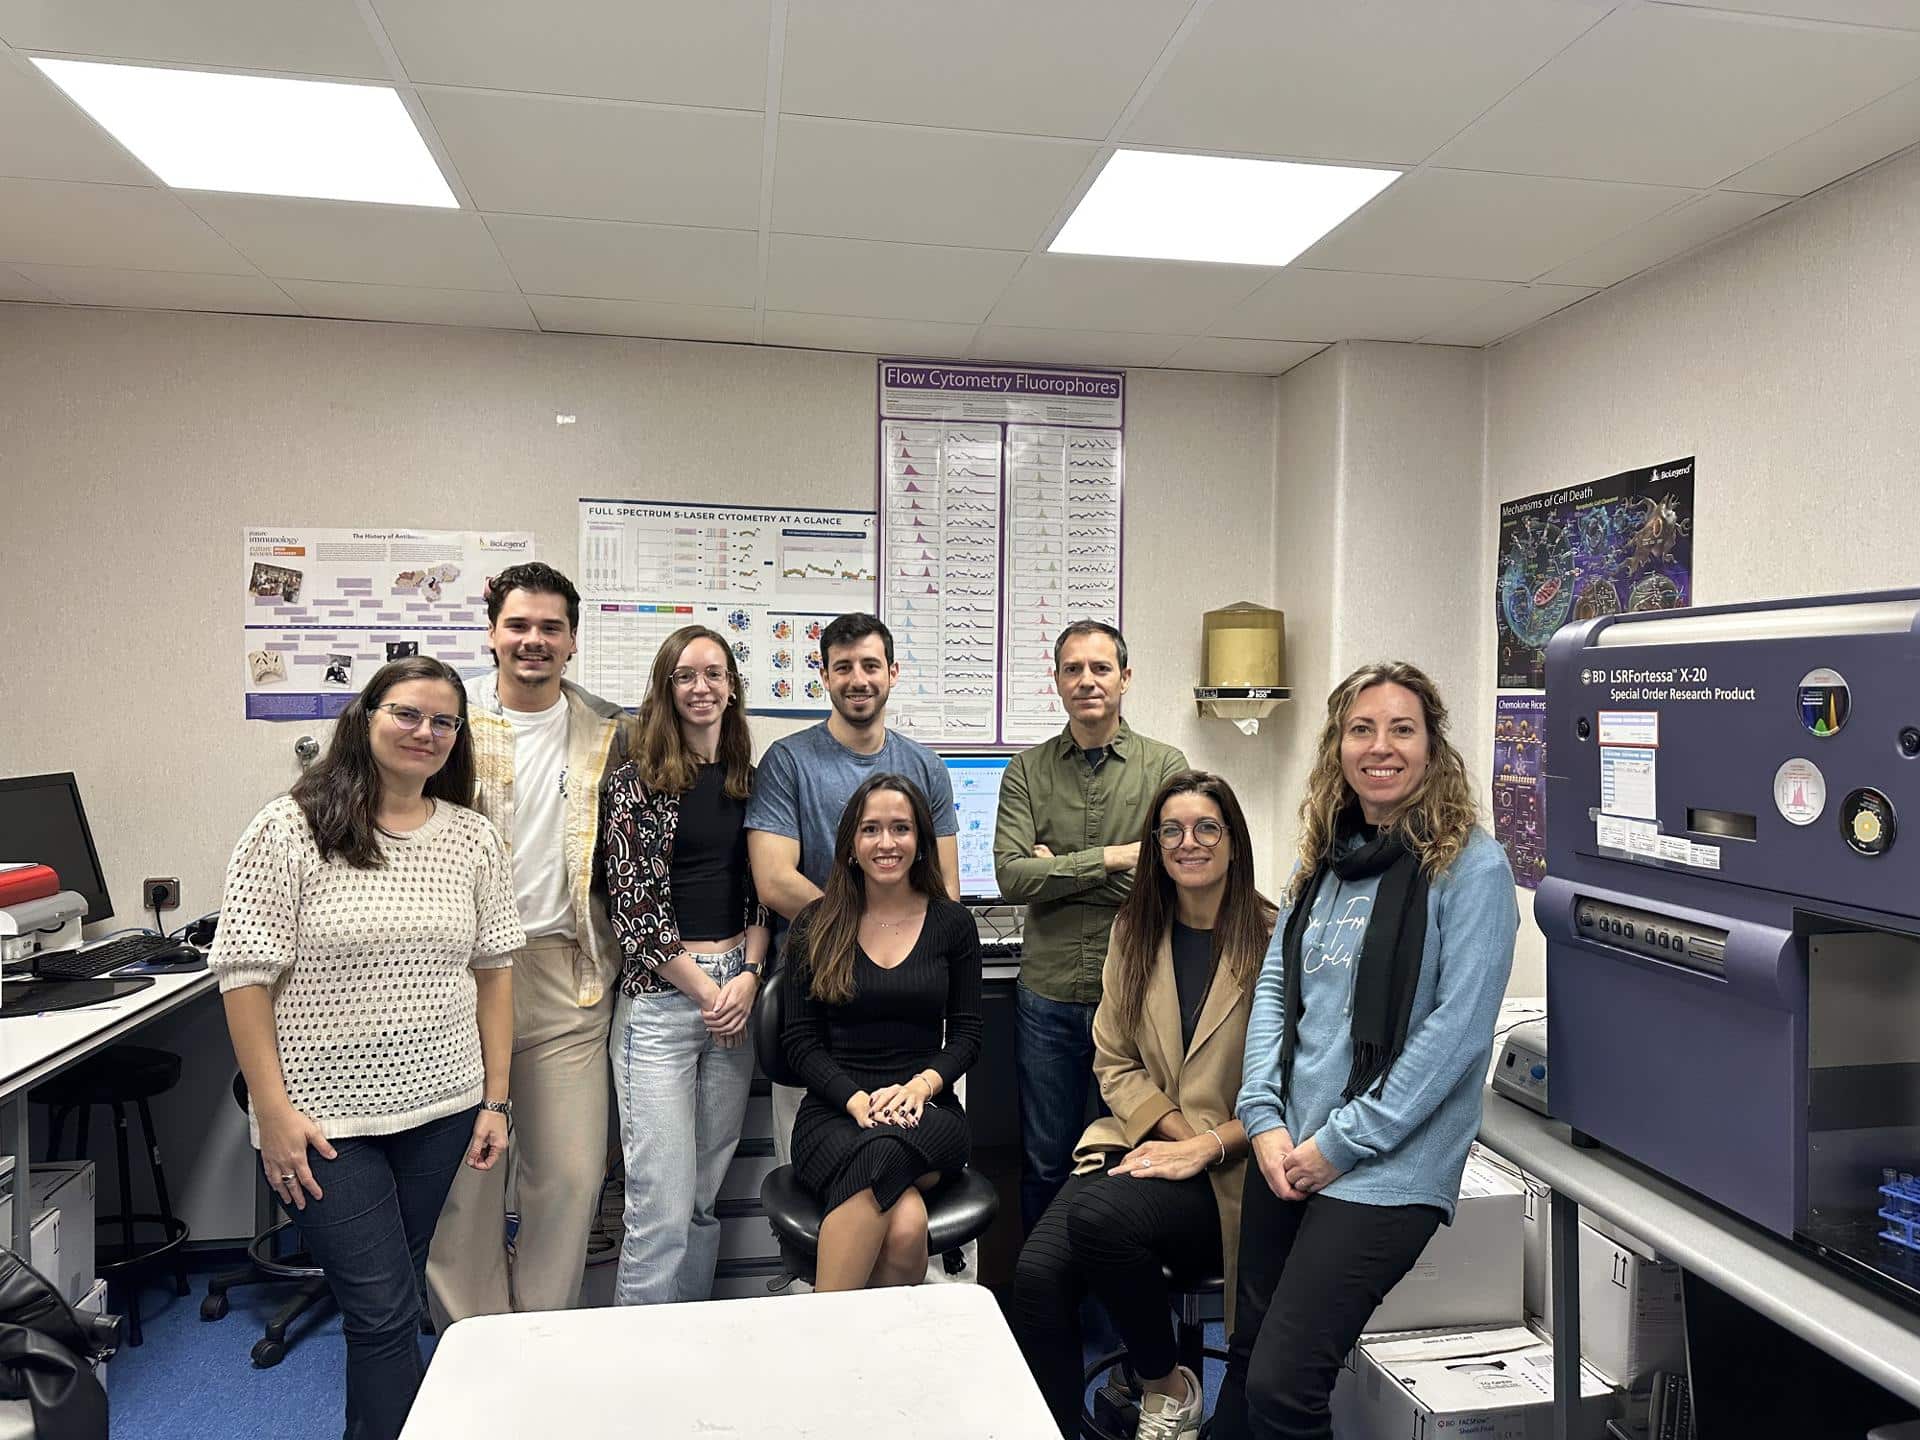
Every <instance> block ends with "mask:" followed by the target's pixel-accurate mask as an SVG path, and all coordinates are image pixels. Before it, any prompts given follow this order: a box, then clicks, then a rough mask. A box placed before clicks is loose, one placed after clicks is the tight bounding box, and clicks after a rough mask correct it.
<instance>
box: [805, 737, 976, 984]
mask: <svg viewBox="0 0 1920 1440" xmlns="http://www.w3.org/2000/svg"><path fill="white" fill-rule="evenodd" d="M879 790H894V791H897V792H899V793H900V794H902V795H904V796H906V797H907V804H908V806H909V807H910V808H911V809H912V811H913V864H911V865H909V866H908V867H907V884H909V885H910V886H912V887H913V888H914V889H915V890H918V891H919V892H920V893H921V894H922V895H924V896H926V897H927V899H928V900H930V901H931V900H939V899H942V898H944V897H945V895H946V893H947V882H946V880H945V878H944V877H943V876H942V875H941V873H940V851H939V848H938V844H937V842H936V840H935V838H934V833H933V812H932V811H931V810H929V809H928V808H927V797H926V796H924V795H922V794H921V793H920V787H919V786H918V785H915V784H914V783H913V781H911V780H909V779H908V778H907V777H906V776H904V775H894V774H891V773H884V774H880V775H873V776H869V777H868V778H867V779H866V780H863V781H862V782H861V783H860V788H859V789H857V790H855V791H854V792H853V795H852V797H851V798H850V799H849V800H848V801H847V808H846V809H845V810H843V811H841V812H840V828H839V830H838V831H836V832H835V834H834V837H833V873H832V874H830V875H828V876H827V885H826V891H825V893H824V894H822V895H821V897H820V898H819V899H818V900H815V901H814V902H813V903H812V904H811V905H809V906H807V907H806V909H804V910H802V911H801V912H800V914H799V915H798V916H797V917H795V920H794V924H795V925H796V926H799V925H803V924H804V925H805V927H806V954H807V966H808V969H809V970H811V971H812V975H813V979H812V984H811V986H810V987H809V993H810V994H811V995H812V996H813V998H814V999H816V1000H819V1001H822V1002H824V1003H825V1004H829V1005H844V1004H846V1003H847V1001H849V1000H851V999H853V960H854V951H855V948H856V947H857V946H858V944H859V942H860V917H861V915H863V914H864V913H866V908H867V877H866V874H865V872H864V871H862V870H861V869H860V867H859V865H858V864H856V863H855V861H854V858H853V841H854V837H855V836H857V835H858V834H859V833H860V820H861V817H862V816H864V815H865V814H866V809H867V800H868V797H870V796H871V795H873V794H874V792H875V791H879Z"/></svg>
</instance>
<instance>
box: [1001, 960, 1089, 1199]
mask: <svg viewBox="0 0 1920 1440" xmlns="http://www.w3.org/2000/svg"><path fill="white" fill-rule="evenodd" d="M1096 1008H1098V1007H1096V1006H1093V1005H1078V1004H1074V1003H1073V1002H1071V1001H1066V1000H1049V999H1047V998H1046V997H1045V996H1044V995H1036V994H1034V993H1033V991H1031V990H1029V989H1028V988H1027V987H1026V986H1025V985H1020V986H1017V987H1016V988H1015V992H1014V1012H1013V1021H1014V1042H1015V1065H1016V1069H1017V1073H1018V1075H1019V1080H1020V1225H1021V1231H1022V1233H1023V1234H1030V1233H1032V1230H1033V1227H1034V1226H1035V1225H1037V1224H1039V1223H1040V1217H1041V1216H1042V1215H1044V1214H1046V1211H1047V1206H1049V1205H1051V1204H1052V1203H1053V1197H1054V1196H1055V1195H1058V1194H1059V1193H1060V1187H1061V1186H1063V1185H1065V1184H1066V1183H1067V1176H1068V1175H1070V1174H1071V1173H1072V1172H1073V1147H1074V1145H1075V1144H1076V1143H1077V1142H1078V1141H1079V1139H1080V1134H1081V1132H1082V1131H1083V1130H1085V1129H1086V1128H1087V1099H1088V1097H1089V1095H1095V1092H1094V1084H1093V1012H1094V1010H1095V1009H1096ZM1095 1098H1096V1103H1097V1095H1096V1096H1095ZM1098 1108H1099V1113H1101V1114H1102V1115H1104V1114H1106V1106H1105V1105H1099V1107H1098Z"/></svg>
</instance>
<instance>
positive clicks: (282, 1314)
mask: <svg viewBox="0 0 1920 1440" xmlns="http://www.w3.org/2000/svg"><path fill="white" fill-rule="evenodd" d="M233 1103H234V1104H236V1105H238V1106H239V1107H240V1109H241V1111H242V1112H244V1111H245V1110H246V1108H247V1077H246V1076H244V1075H238V1074H236V1075H235V1076H234V1077H233ZM253 1177H254V1184H255V1186H256V1187H258V1188H257V1190H256V1192H255V1199H254V1207H253V1213H254V1231H255V1233H254V1237H253V1240H252V1242H251V1243H250V1244H249V1245H248V1246H247V1263H246V1264H245V1265H243V1266H241V1267H240V1268H239V1269H237V1270H223V1271H222V1272H221V1273H220V1274H218V1275H215V1276H214V1277H213V1278H212V1279H211V1280H209V1281H207V1297H206V1299H204V1300H202V1301H201V1302H200V1318H201V1319H202V1320H220V1319H223V1318H225V1316H226V1313H227V1310H228V1308H229V1303H230V1302H229V1301H228V1300H227V1292H228V1291H229V1290H237V1289H239V1288H240V1287H241V1286H243V1285H285V1284H289V1283H291V1282H295V1281H297V1282H299V1283H298V1288H296V1289H295V1290H294V1292H293V1294H292V1295H291V1296H290V1297H289V1298H288V1300H287V1303H286V1304H284V1305H282V1306H281V1307H280V1308H279V1309H278V1310H276V1311H274V1313H273V1318H272V1319H271V1320H269V1321H267V1328H266V1333H265V1334H264V1335H262V1336H261V1337H260V1338H259V1339H258V1340H256V1341H254V1342H253V1363H254V1366H255V1368H256V1369H260V1370H266V1369H269V1368H271V1367H272V1366H275V1365H278V1364H279V1363H280V1362H281V1361H282V1360H284V1359H286V1358H287V1346H288V1345H289V1344H290V1343H291V1342H290V1341H289V1340H288V1339H287V1327H288V1326H290V1325H292V1324H293V1322H294V1321H295V1320H298V1319H299V1318H300V1317H301V1316H302V1315H304V1314H306V1313H307V1312H308V1311H309V1310H312V1309H313V1308H315V1307H316V1306H321V1305H327V1304H330V1303H331V1302H332V1300H333V1292H332V1291H331V1290H330V1289H328V1288H327V1277H326V1273H325V1272H324V1271H322V1270H321V1268H320V1267H319V1266H318V1265H316V1264H314V1263H313V1258H312V1257H311V1256H310V1255H308V1254H307V1253H306V1252H305V1251H304V1250H296V1251H292V1252H290V1253H286V1254H280V1253H277V1252H278V1250H279V1240H280V1236H281V1235H282V1233H284V1232H285V1231H287V1230H288V1229H290V1228H291V1227H292V1225H293V1217H292V1216H290V1215H288V1214H287V1213H286V1209H285V1206H284V1205H283V1204H282V1203H281V1200H280V1197H279V1196H278V1195H275V1194H274V1193H273V1192H272V1191H271V1190H269V1189H268V1188H267V1177H266V1174H265V1172H264V1171H262V1170H261V1168H260V1167H259V1166H258V1165H257V1164H256V1165H255V1166H254V1167H253Z"/></svg>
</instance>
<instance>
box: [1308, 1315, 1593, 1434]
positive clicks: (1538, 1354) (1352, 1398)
mask: <svg viewBox="0 0 1920 1440" xmlns="http://www.w3.org/2000/svg"><path fill="white" fill-rule="evenodd" d="M1618 1409H1619V1402H1618V1397H1617V1396H1616V1394H1615V1392H1614V1389H1613V1387H1612V1386H1611V1385H1609V1384H1608V1383H1607V1382H1606V1380H1605V1379H1604V1378H1603V1377H1602V1376H1601V1375H1600V1374H1599V1373H1598V1372H1597V1371H1595V1370H1594V1369H1593V1367H1592V1366H1590V1365H1583V1366H1581V1367H1580V1404H1579V1405H1578V1406H1577V1407H1575V1412H1574V1426H1573V1430H1572V1436H1573V1440H1606V1428H1607V1421H1608V1420H1610V1419H1612V1418H1613V1417H1614V1416H1615V1415H1616V1414H1617V1413H1618ZM1333 1433H1334V1440H1403V1437H1407V1436H1433V1435H1460V1436H1467V1435H1471V1436H1474V1437H1475V1440H1548V1437H1550V1436H1552V1434H1553V1346H1552V1345H1551V1344H1550V1343H1548V1342H1547V1341H1544V1340H1542V1339H1541V1338H1540V1337H1539V1336H1538V1335H1536V1334H1534V1332H1533V1331H1531V1330H1527V1329H1523V1328H1521V1327H1518V1326H1508V1327H1505V1328H1501V1329H1492V1330H1464V1331H1431V1332H1428V1333H1426V1334H1421V1335H1403V1336H1376V1337H1369V1338H1367V1339H1363V1340H1362V1341H1361V1342H1360V1344H1359V1346H1358V1347H1357V1348H1356V1351H1355V1353H1354V1355H1353V1356H1351V1357H1349V1359H1348V1361H1347V1364H1346V1365H1345V1366H1343V1367H1342V1369H1341V1371H1340V1377H1339V1380H1338V1381H1337V1382H1336V1384H1335V1386H1334V1391H1333Z"/></svg>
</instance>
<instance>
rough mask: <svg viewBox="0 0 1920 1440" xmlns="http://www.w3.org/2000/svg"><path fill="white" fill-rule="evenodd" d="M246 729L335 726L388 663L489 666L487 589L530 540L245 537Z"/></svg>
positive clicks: (409, 535) (360, 534)
mask: <svg viewBox="0 0 1920 1440" xmlns="http://www.w3.org/2000/svg"><path fill="white" fill-rule="evenodd" d="M241 540H242V543H241V564H240V576H239V579H240V585H241V594H242V600H241V604H242V607H243V612H244V613H243V618H242V621H241V628H242V633H243V635H244V637H245V642H246V643H245V647H244V655H245V663H244V667H243V675H244V690H245V695H246V701H245V704H246V716H247V719H249V720H328V719H332V718H333V717H334V716H336V715H338V714H339V713H340V712H341V711H342V710H344V709H346V708H347V702H348V701H349V700H351V699H352V698H353V697H354V696H355V695H357V694H359V693H360V690H361V688H362V687H363V686H365V685H366V683H367V681H368V680H369V679H371V678H372V676H373V672H374V671H376V670H378V669H379V668H380V667H381V666H382V665H384V664H386V663H387V662H388V661H389V660H401V659H405V658H406V657H407V656H410V655H431V656H433V657H434V658H435V659H437V660H444V661H446V662H447V664H449V665H451V666H453V667H454V669H456V670H459V671H462V672H466V671H471V670H475V669H478V668H480V667H481V666H483V665H484V664H486V663H487V655H486V650H485V646H484V644H483V643H482V642H483V640H484V638H485V634H486V628H487V602H486V598H485V592H486V583H487V581H488V579H489V578H491V577H492V576H493V575H495V574H497V573H498V572H499V571H501V570H504V569H506V568H507V567H508V566H509V565H519V564H521V563H523V562H525V561H528V560H531V559H533V558H534V556H533V536H532V535H531V534H529V533H527V532H524V531H515V532H511V533H506V534H480V533H477V532H473V531H461V530H353V529H331V530H322V529H313V528H306V527H301V526H283V527H276V526H266V525H253V526H248V527H246V528H245V529H244V530H243V531H242V532H241Z"/></svg>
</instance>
